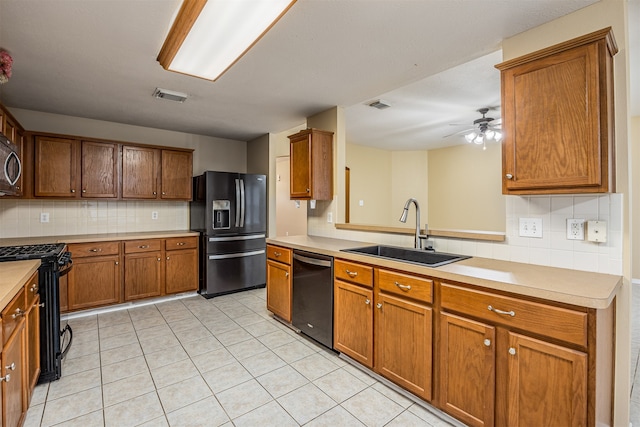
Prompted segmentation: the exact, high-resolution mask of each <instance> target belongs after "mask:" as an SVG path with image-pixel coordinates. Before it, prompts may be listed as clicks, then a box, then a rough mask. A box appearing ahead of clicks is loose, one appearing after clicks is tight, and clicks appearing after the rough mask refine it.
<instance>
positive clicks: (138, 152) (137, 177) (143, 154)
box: [122, 145, 160, 199]
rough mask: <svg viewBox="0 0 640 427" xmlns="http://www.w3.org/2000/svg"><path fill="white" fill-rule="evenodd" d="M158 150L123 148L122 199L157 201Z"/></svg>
mask: <svg viewBox="0 0 640 427" xmlns="http://www.w3.org/2000/svg"><path fill="white" fill-rule="evenodd" d="M159 158H160V150H158V149H156V148H146V147H135V146H127V145H125V146H123V147H122V198H123V199H156V198H157V197H158V164H159Z"/></svg>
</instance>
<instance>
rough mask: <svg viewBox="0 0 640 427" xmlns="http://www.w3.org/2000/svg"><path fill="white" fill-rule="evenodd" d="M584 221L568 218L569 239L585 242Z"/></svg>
mask: <svg viewBox="0 0 640 427" xmlns="http://www.w3.org/2000/svg"><path fill="white" fill-rule="evenodd" d="M584 223H585V220H584V219H576V218H567V239H568V240H584Z"/></svg>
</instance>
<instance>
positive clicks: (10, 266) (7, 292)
mask: <svg viewBox="0 0 640 427" xmlns="http://www.w3.org/2000/svg"><path fill="white" fill-rule="evenodd" d="M39 267H40V260H39V259H38V260H23V261H10V262H3V263H0V277H2V279H1V280H0V310H2V309H4V307H6V306H7V305H8V304H9V303H10V302H11V300H12V299H13V297H15V296H16V295H17V294H18V292H19V291H20V289H21V288H22V287H23V286H24V284H25V283H26V281H27V280H29V277H31V275H32V274H33V273H35V272H36V270H38V268H39Z"/></svg>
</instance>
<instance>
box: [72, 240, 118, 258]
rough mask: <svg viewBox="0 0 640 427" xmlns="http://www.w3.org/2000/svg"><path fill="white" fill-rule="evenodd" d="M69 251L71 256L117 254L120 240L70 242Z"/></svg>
mask: <svg viewBox="0 0 640 427" xmlns="http://www.w3.org/2000/svg"><path fill="white" fill-rule="evenodd" d="M69 252H71V256H72V257H73V258H83V257H88V256H103V255H118V253H119V252H120V242H91V243H72V244H70V245H69Z"/></svg>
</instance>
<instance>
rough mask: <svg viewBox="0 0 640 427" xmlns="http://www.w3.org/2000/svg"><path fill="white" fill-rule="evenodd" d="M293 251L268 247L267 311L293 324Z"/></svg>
mask: <svg viewBox="0 0 640 427" xmlns="http://www.w3.org/2000/svg"><path fill="white" fill-rule="evenodd" d="M291 253H292V252H291V250H290V249H286V248H282V247H280V246H273V245H267V310H269V311H270V312H272V313H273V314H275V315H276V316H278V317H280V318H281V319H283V320H285V321H287V322H291V280H292V277H291Z"/></svg>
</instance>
